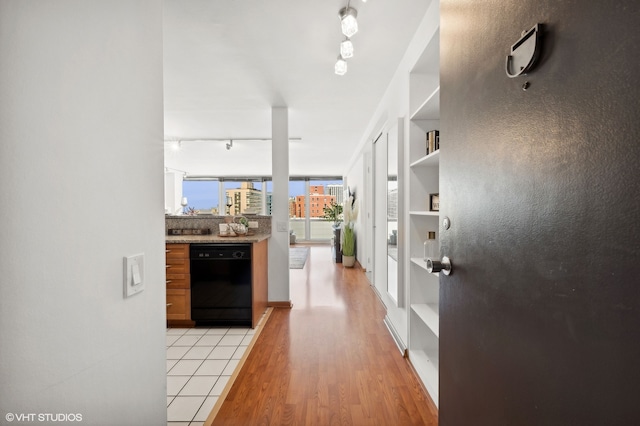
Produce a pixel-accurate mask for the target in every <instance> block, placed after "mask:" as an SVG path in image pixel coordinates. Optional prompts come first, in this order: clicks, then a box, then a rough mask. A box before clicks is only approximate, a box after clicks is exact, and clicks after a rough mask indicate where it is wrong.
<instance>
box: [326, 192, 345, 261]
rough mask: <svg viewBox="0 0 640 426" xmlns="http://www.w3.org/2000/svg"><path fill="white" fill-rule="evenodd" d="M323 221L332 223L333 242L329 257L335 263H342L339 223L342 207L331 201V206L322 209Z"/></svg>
mask: <svg viewBox="0 0 640 426" xmlns="http://www.w3.org/2000/svg"><path fill="white" fill-rule="evenodd" d="M322 211H323V212H324V216H322V218H323V219H324V220H328V221H331V222H333V225H331V226H332V228H333V241H332V243H331V252H332V254H331V257H332V259H333V260H334V261H335V262H336V263H341V262H342V254H341V253H340V222H342V205H341V204H337V203H336V202H335V201H332V202H331V204H329V205H328V206H325V207H323V208H322Z"/></svg>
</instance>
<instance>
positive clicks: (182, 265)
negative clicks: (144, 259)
mask: <svg viewBox="0 0 640 426" xmlns="http://www.w3.org/2000/svg"><path fill="white" fill-rule="evenodd" d="M188 273H189V259H172V258H167V274H188Z"/></svg>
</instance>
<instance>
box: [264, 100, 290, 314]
mask: <svg viewBox="0 0 640 426" xmlns="http://www.w3.org/2000/svg"><path fill="white" fill-rule="evenodd" d="M271 132H272V143H271V163H272V166H271V167H272V170H271V174H272V176H273V194H272V199H271V202H272V206H271V208H272V213H271V239H270V241H269V301H274V302H288V301H290V300H291V298H290V295H289V195H288V194H289V110H288V109H287V108H286V107H273V108H272V109H271Z"/></svg>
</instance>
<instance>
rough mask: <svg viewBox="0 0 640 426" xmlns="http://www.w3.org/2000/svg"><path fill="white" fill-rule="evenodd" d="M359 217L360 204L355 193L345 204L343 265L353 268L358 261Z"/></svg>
mask: <svg viewBox="0 0 640 426" xmlns="http://www.w3.org/2000/svg"><path fill="white" fill-rule="evenodd" d="M357 218H358V205H357V204H356V199H355V194H354V195H350V196H349V198H348V199H347V201H346V202H345V205H344V226H343V230H342V265H343V266H345V267H347V268H351V267H353V265H355V263H356V232H355V228H354V226H355V222H356V219H357Z"/></svg>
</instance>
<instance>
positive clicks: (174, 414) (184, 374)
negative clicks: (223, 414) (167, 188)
mask: <svg viewBox="0 0 640 426" xmlns="http://www.w3.org/2000/svg"><path fill="white" fill-rule="evenodd" d="M255 332H256V330H254V329H251V328H169V329H167V425H170V426H201V425H202V424H203V423H204V421H205V420H206V419H207V416H209V413H210V412H211V409H212V408H213V406H214V405H215V403H216V401H217V400H218V397H219V396H220V393H221V392H222V390H223V389H224V387H225V386H226V384H227V383H228V382H229V379H230V378H231V375H232V374H233V371H234V370H235V368H236V367H237V366H238V363H239V362H240V359H241V358H242V356H243V355H244V353H245V351H246V350H247V346H248V345H249V343H250V342H251V339H253V336H254V335H255Z"/></svg>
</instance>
